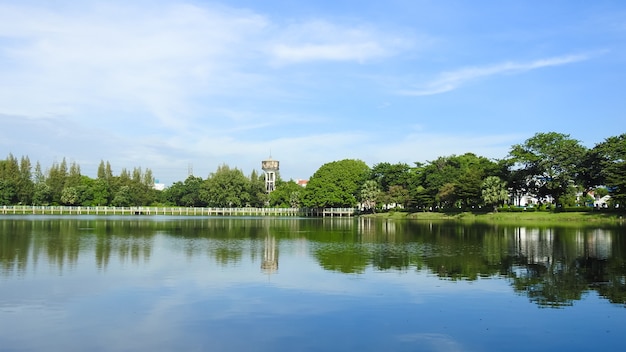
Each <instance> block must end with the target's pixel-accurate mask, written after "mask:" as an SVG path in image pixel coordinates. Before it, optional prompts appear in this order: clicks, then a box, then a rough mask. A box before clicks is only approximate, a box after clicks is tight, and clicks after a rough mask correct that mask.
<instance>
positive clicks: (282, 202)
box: [269, 180, 304, 208]
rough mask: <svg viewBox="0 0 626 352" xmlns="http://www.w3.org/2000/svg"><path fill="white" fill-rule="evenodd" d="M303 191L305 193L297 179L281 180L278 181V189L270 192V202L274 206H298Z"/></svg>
mask: <svg viewBox="0 0 626 352" xmlns="http://www.w3.org/2000/svg"><path fill="white" fill-rule="evenodd" d="M302 193H304V189H303V188H302V186H300V185H298V184H297V183H296V182H295V181H293V180H289V181H288V182H284V181H279V182H276V189H275V190H274V191H273V192H272V193H270V194H269V204H270V206H272V207H280V208H298V207H300V203H301V199H300V198H301V196H302Z"/></svg>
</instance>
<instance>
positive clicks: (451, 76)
mask: <svg viewBox="0 0 626 352" xmlns="http://www.w3.org/2000/svg"><path fill="white" fill-rule="evenodd" d="M590 57H591V55H589V54H579V55H566V56H558V57H551V58H547V59H540V60H535V61H531V62H505V63H500V64H496V65H490V66H481V67H468V68H462V69H460V70H456V71H450V72H444V73H442V74H441V75H440V76H439V77H438V78H436V79H435V80H433V81H432V82H429V83H427V84H425V85H424V86H423V87H422V88H416V89H409V90H401V91H399V92H398V93H399V94H402V95H414V96H423V95H434V94H440V93H445V92H449V91H452V90H455V89H457V88H459V87H461V86H463V85H465V84H467V83H469V82H471V81H473V80H477V79H480V78H486V77H490V76H496V75H503V74H515V73H523V72H527V71H532V70H536V69H539V68H544V67H552V66H561V65H567V64H571V63H575V62H579V61H585V60H588V59H590Z"/></svg>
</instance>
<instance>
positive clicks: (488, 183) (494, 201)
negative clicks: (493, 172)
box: [482, 176, 509, 212]
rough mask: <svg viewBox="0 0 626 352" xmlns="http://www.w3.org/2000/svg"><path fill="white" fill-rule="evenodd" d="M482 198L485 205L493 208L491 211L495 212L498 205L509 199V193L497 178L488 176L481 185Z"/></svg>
mask: <svg viewBox="0 0 626 352" xmlns="http://www.w3.org/2000/svg"><path fill="white" fill-rule="evenodd" d="M482 196H483V201H484V202H485V204H486V205H490V206H493V211H495V212H497V211H498V205H501V204H502V203H503V202H505V201H506V200H507V199H509V192H508V191H507V188H506V184H505V183H504V182H503V181H502V180H501V179H500V178H499V177H498V176H489V177H487V178H486V179H485V181H484V182H483V184H482Z"/></svg>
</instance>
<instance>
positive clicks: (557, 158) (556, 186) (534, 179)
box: [509, 132, 586, 201]
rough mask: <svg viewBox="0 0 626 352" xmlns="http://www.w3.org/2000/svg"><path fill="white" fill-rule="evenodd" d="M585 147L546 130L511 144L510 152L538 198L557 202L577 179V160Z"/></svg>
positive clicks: (565, 136) (580, 157)
mask: <svg viewBox="0 0 626 352" xmlns="http://www.w3.org/2000/svg"><path fill="white" fill-rule="evenodd" d="M585 150H586V149H585V147H583V146H582V145H581V144H580V142H579V141H578V140H575V139H572V138H570V136H569V135H568V134H563V133H556V132H547V133H537V134H535V135H534V136H533V137H531V138H529V139H527V140H526V141H525V142H524V143H523V144H516V145H513V147H512V148H511V151H510V153H509V155H510V157H511V158H512V160H513V161H514V162H515V166H514V167H515V168H516V169H517V170H519V171H520V172H522V173H523V175H524V178H525V180H526V183H527V184H528V185H529V186H530V188H531V189H534V193H535V194H536V195H537V196H538V197H539V198H543V199H546V200H548V199H550V198H551V199H553V200H554V201H558V200H559V198H560V197H561V196H563V195H565V194H566V193H567V191H568V187H569V186H570V183H571V182H573V181H575V180H577V179H578V174H577V171H578V163H579V161H580V160H581V159H582V158H583V156H584V154H585Z"/></svg>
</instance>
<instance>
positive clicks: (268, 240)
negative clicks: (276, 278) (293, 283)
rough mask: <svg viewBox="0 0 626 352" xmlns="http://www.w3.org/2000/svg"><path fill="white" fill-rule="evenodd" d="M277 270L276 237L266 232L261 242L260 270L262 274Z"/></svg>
mask: <svg viewBox="0 0 626 352" xmlns="http://www.w3.org/2000/svg"><path fill="white" fill-rule="evenodd" d="M276 270H278V255H277V254H276V237H274V236H272V235H270V234H267V235H266V236H265V242H264V243H263V261H262V262H261V271H262V272H263V273H264V274H268V275H269V274H272V273H274V272H276Z"/></svg>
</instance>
